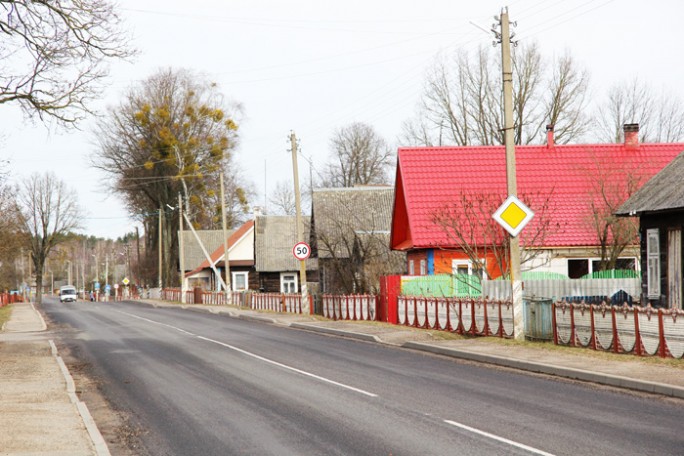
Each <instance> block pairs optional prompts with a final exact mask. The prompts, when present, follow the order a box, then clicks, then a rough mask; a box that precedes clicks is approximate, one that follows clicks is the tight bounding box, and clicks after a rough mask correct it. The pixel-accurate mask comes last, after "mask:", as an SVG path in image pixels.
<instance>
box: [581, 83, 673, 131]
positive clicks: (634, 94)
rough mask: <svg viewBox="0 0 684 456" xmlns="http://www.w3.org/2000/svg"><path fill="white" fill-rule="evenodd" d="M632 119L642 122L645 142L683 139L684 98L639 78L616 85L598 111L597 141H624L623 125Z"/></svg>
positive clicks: (640, 128)
mask: <svg viewBox="0 0 684 456" xmlns="http://www.w3.org/2000/svg"><path fill="white" fill-rule="evenodd" d="M629 123H638V124H639V136H640V140H641V141H642V142H679V141H682V140H684V101H682V99H681V98H679V97H677V96H673V95H672V94H666V93H665V92H661V93H656V92H655V91H654V90H653V89H652V88H651V87H649V86H648V85H647V84H645V83H643V82H641V81H639V80H638V79H633V80H632V81H631V82H628V83H622V84H618V85H615V86H614V87H612V88H611V89H610V90H609V91H608V93H607V97H606V99H605V100H604V101H603V102H602V104H601V105H599V108H598V111H597V114H596V131H595V132H594V134H595V136H596V139H597V141H598V142H616V143H620V142H623V141H624V129H623V126H624V125H625V124H629Z"/></svg>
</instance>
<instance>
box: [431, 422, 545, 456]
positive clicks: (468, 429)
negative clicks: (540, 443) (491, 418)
mask: <svg viewBox="0 0 684 456" xmlns="http://www.w3.org/2000/svg"><path fill="white" fill-rule="evenodd" d="M444 422H445V423H448V424H451V425H452V426H456V427H458V428H461V429H464V430H466V431H470V432H473V433H475V434H479V435H482V436H484V437H488V438H490V439H493V440H497V441H499V442H503V443H506V444H508V445H511V446H514V447H517V448H521V449H523V450H526V451H529V452H530V453H534V454H540V455H542V456H554V455H553V454H552V453H547V452H546V451H542V450H538V449H536V448H532V447H531V446H527V445H524V444H522V443H518V442H514V441H513V440H508V439H506V438H504V437H499V436H498V435H494V434H490V433H489V432H485V431H481V430H479V429H475V428H472V427H470V426H466V425H465V424H461V423H457V422H456V421H451V420H444Z"/></svg>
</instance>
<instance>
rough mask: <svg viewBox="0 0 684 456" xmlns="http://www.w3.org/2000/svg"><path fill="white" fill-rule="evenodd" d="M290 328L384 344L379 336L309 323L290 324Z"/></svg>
mask: <svg viewBox="0 0 684 456" xmlns="http://www.w3.org/2000/svg"><path fill="white" fill-rule="evenodd" d="M289 326H290V328H295V329H304V330H307V331H315V332H318V333H325V334H332V335H334V336H341V337H347V338H350V339H358V340H363V341H366V342H378V343H383V342H382V340H381V339H380V338H379V337H378V336H376V335H373V334H364V333H359V332H353V331H345V330H343V329H334V328H327V327H324V326H317V325H312V324H307V323H290V325H289Z"/></svg>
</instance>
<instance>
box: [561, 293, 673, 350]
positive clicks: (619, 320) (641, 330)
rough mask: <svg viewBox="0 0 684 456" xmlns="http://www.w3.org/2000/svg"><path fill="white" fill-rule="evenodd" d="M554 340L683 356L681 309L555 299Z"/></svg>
mask: <svg viewBox="0 0 684 456" xmlns="http://www.w3.org/2000/svg"><path fill="white" fill-rule="evenodd" d="M553 328H554V336H553V337H554V343H556V344H557V345H570V346H573V347H585V348H591V349H594V350H604V351H612V352H615V353H633V354H635V355H638V356H643V355H652V356H653V355H658V356H661V357H673V358H678V359H679V358H682V357H683V356H684V311H681V310H678V309H654V308H652V307H651V306H648V307H636V306H634V307H629V306H626V305H625V306H622V307H620V306H606V305H599V306H596V305H591V304H571V303H565V302H562V303H555V304H554V305H553Z"/></svg>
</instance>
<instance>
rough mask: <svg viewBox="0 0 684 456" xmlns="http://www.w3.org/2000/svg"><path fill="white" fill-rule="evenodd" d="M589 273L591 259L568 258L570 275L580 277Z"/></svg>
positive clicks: (575, 277) (574, 277) (573, 277)
mask: <svg viewBox="0 0 684 456" xmlns="http://www.w3.org/2000/svg"><path fill="white" fill-rule="evenodd" d="M587 274H589V260H588V259H586V258H582V259H573V260H568V277H570V278H571V279H579V278H580V277H583V276H585V275H587Z"/></svg>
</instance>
